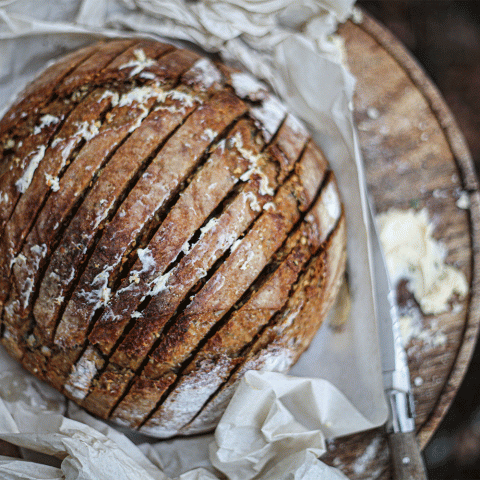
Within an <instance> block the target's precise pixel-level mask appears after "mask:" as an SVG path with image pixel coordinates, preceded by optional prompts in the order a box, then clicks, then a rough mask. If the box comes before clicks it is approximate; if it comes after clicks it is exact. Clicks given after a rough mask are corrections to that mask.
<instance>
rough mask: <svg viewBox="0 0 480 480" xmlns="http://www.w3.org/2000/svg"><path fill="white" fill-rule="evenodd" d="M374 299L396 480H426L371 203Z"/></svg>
mask: <svg viewBox="0 0 480 480" xmlns="http://www.w3.org/2000/svg"><path fill="white" fill-rule="evenodd" d="M368 203H369V208H368V212H369V229H370V237H371V246H372V266H373V276H374V280H375V281H374V296H375V306H376V312H377V322H378V332H379V337H380V347H381V362H382V371H383V384H384V390H385V396H386V399H387V404H388V407H389V417H388V420H387V423H386V426H385V428H386V432H387V435H388V442H389V447H390V454H391V457H392V463H393V473H394V478H395V479H396V480H407V479H408V480H422V479H426V478H427V476H426V472H425V466H424V463H423V460H422V456H421V453H420V449H419V447H418V443H417V440H416V437H415V405H414V400H413V394H412V387H411V383H410V372H409V369H408V362H407V355H406V353H405V349H404V347H403V343H402V337H401V332H400V324H399V315H398V309H397V305H396V301H395V289H394V288H393V286H392V282H391V280H390V275H389V273H388V270H387V266H386V262H385V256H384V251H383V248H382V246H381V244H380V238H379V235H378V231H377V226H376V221H375V214H374V211H373V206H372V202H371V201H370V200H369V202H368Z"/></svg>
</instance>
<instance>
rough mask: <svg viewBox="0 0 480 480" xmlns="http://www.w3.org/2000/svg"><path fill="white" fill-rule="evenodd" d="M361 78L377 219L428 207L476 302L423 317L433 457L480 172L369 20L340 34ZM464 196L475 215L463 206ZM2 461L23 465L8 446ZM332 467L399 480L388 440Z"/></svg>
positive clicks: (422, 78)
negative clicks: (436, 337)
mask: <svg viewBox="0 0 480 480" xmlns="http://www.w3.org/2000/svg"><path fill="white" fill-rule="evenodd" d="M340 34H341V36H342V37H343V38H344V40H345V45H346V51H347V56H348V62H349V65H350V68H351V70H352V72H353V74H354V75H355V76H356V78H357V94H356V99H355V117H356V121H357V124H358V129H359V138H360V143H361V147H362V151H363V155H364V159H365V164H366V170H367V181H368V185H369V188H370V190H371V192H372V193H373V196H374V199H375V203H376V208H377V210H378V211H380V212H382V211H386V210H388V209H389V208H392V207H396V208H405V209H406V208H412V207H413V208H416V209H421V208H423V207H426V208H427V210H428V212H429V215H430V217H431V218H433V221H434V224H435V226H436V227H435V237H436V238H438V239H441V241H442V242H443V243H444V244H445V246H446V247H447V249H448V257H447V262H448V263H450V264H453V265H455V266H456V267H458V268H459V269H460V270H462V271H463V272H464V273H465V275H466V277H467V279H468V281H469V284H470V294H469V296H468V297H467V298H465V299H464V300H462V301H457V302H455V308H453V309H452V310H451V311H449V312H448V313H445V314H442V315H439V316H436V317H432V316H429V317H424V318H423V322H424V326H425V328H426V329H430V330H431V331H432V333H433V334H434V333H435V332H441V333H442V334H444V335H445V336H446V343H441V344H440V345H437V346H432V345H425V344H424V343H423V342H422V341H420V340H418V339H417V340H415V339H414V340H413V341H412V342H411V344H410V345H409V348H408V355H409V364H410V369H411V376H412V381H413V384H414V395H415V400H416V408H417V415H418V416H417V427H418V439H419V442H420V445H421V446H422V447H424V446H425V445H426V443H427V442H428V440H429V439H430V437H431V436H432V434H433V433H434V432H435V429H436V428H437V427H438V425H439V423H440V421H441V419H442V417H443V416H444V414H445V413H446V411H447V409H448V407H449V405H450V403H451V402H452V400H453V398H454V396H455V393H456V391H457V389H458V388H459V386H460V383H461V381H462V378H463V376H464V373H465V371H466V368H467V366H468V363H469V360H470V357H471V355H472V353H473V349H474V346H475V342H476V339H477V335H478V329H479V324H480V318H479V314H480V308H479V307H480V305H479V301H480V283H479V278H478V276H477V275H478V274H477V273H476V272H480V257H479V246H480V197H479V192H478V183H477V179H476V176H475V172H474V168H473V163H472V160H471V157H470V154H469V151H468V149H467V147H466V145H465V141H464V139H463V136H462V134H461V133H460V131H459V129H458V127H457V126H456V124H455V121H454V119H453V117H452V115H451V113H450V111H449V110H448V108H447V107H446V105H445V103H444V101H443V100H442V97H441V95H440V94H439V92H438V91H437V89H436V88H435V86H434V85H433V84H432V83H431V82H430V80H429V79H428V78H427V77H426V75H425V74H424V72H423V71H422V69H421V67H420V66H419V65H418V64H417V63H416V61H415V60H414V59H413V58H412V57H411V56H410V55H409V54H408V52H407V51H406V50H405V48H404V47H403V46H402V45H401V44H400V43H399V42H398V41H397V40H396V39H395V38H394V37H393V36H392V35H391V34H390V33H389V32H388V31H387V30H386V29H384V28H383V27H382V26H380V25H379V24H378V23H376V22H375V21H374V20H372V19H371V18H369V17H368V16H366V15H363V20H362V21H361V22H359V23H353V22H347V23H346V24H345V25H342V26H341V28H340ZM461 192H467V194H468V196H469V199H470V207H469V208H468V209H461V208H458V206H457V205H456V203H457V200H458V197H459V195H460V194H461ZM0 454H7V455H18V451H16V449H14V448H13V447H12V446H8V445H5V444H3V445H2V442H0ZM323 460H325V461H326V462H327V463H329V464H331V465H334V466H336V467H339V468H340V469H341V470H342V471H344V473H345V474H346V475H347V476H348V477H349V478H350V479H352V480H353V479H375V478H382V479H386V478H389V477H390V459H389V452H388V447H387V444H386V440H385V438H384V436H383V434H382V430H381V429H378V430H373V431H370V432H366V433H362V434H358V435H353V436H349V437H345V438H341V439H337V440H335V441H334V442H331V443H330V444H329V452H328V453H327V454H326V455H325V456H324V458H323Z"/></svg>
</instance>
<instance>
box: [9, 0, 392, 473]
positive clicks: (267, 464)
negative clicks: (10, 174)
mask: <svg viewBox="0 0 480 480" xmlns="http://www.w3.org/2000/svg"><path fill="white" fill-rule="evenodd" d="M351 7H352V0H323V1H320V0H318V1H316V0H300V1H296V2H290V1H289V0H265V1H254V0H222V1H197V2H192V1H186V0H184V1H181V0H178V1H174V0H83V1H80V0H61V1H58V2H36V1H32V0H4V1H0V51H1V52H2V55H0V108H2V107H3V108H7V106H8V104H9V103H10V102H11V101H12V99H13V97H14V94H15V93H16V92H18V91H19V90H20V89H21V87H22V86H23V85H24V84H25V83H26V82H27V81H29V80H30V79H31V78H32V76H33V75H34V74H36V73H38V72H39V71H40V70H41V69H43V68H44V67H45V65H46V63H48V62H49V61H50V60H52V59H54V58H56V57H58V56H59V55H60V54H62V53H64V52H66V51H69V50H71V49H73V48H77V47H79V46H83V45H85V44H87V43H91V42H92V41H95V40H96V39H98V38H100V37H104V36H119V35H120V36H125V35H135V34H136V35H138V33H142V34H145V35H150V36H160V37H163V38H167V39H168V40H173V41H174V42H180V43H181V42H183V41H187V42H192V43H193V44H197V45H199V46H200V47H201V48H202V49H204V50H206V51H209V52H220V53H221V55H222V56H223V58H224V59H225V60H226V61H230V62H234V63H235V64H237V65H238V66H240V67H242V68H244V69H246V70H249V71H250V72H252V73H253V74H254V75H255V76H256V77H258V78H260V79H262V80H264V81H265V82H267V83H268V84H269V85H270V86H271V87H272V88H273V89H274V90H275V91H276V92H277V94H278V95H279V96H280V97H281V98H282V99H283V100H284V101H285V102H286V103H287V104H288V106H289V108H290V109H291V110H292V111H293V112H295V113H296V114H297V115H298V116H299V117H301V118H302V119H303V120H304V121H305V122H306V123H307V125H308V126H309V127H310V129H311V131H312V134H313V135H314V137H315V139H316V140H317V142H318V143H319V144H320V146H321V147H322V148H323V149H324V151H325V152H326V155H327V157H328V158H329V161H330V164H331V166H332V168H333V169H334V171H335V173H336V175H337V178H338V181H339V186H340V190H341V193H342V197H343V201H344V203H345V206H346V213H347V223H348V252H349V263H348V273H349V288H350V292H351V295H352V309H351V311H352V313H351V314H350V317H349V318H348V320H347V322H346V324H345V327H344V328H343V329H342V330H341V331H340V332H339V331H337V330H333V329H331V328H329V326H328V322H325V324H324V325H323V327H322V328H321V330H320V332H319V334H318V335H317V336H316V337H315V340H314V342H313V344H312V346H311V348H310V349H309V350H308V351H307V352H306V354H304V355H303V356H302V358H301V359H300V361H299V362H298V363H297V365H296V366H295V367H294V369H293V371H292V372H291V373H292V375H290V376H285V375H281V374H277V373H269V372H249V373H248V374H247V375H246V376H245V378H244V379H243V381H242V383H241V385H240V387H239V388H238V391H237V392H236V394H235V396H234V398H233V399H232V402H231V403H230V405H229V407H228V408H227V411H226V413H225V415H224V416H223V418H222V420H221V422H220V424H219V426H218V427H217V429H216V431H215V434H214V435H204V436H201V437H195V438H190V439H175V440H169V441H163V442H156V443H155V442H153V441H148V442H146V441H145V439H142V438H139V437H138V436H135V435H133V436H132V435H131V434H130V433H129V432H125V433H127V435H128V436H129V437H130V438H131V439H132V440H133V441H134V443H132V440H129V439H128V438H127V437H126V436H125V435H124V434H123V433H121V432H120V431H119V430H118V429H114V428H112V427H110V426H108V425H107V424H105V423H104V422H101V421H99V420H97V419H94V418H93V417H91V416H90V415H88V414H87V413H85V412H84V411H82V410H80V409H79V408H78V407H76V406H75V405H72V404H69V405H68V411H67V403H66V402H65V400H64V399H63V397H62V396H61V395H60V394H58V393H57V392H54V391H52V390H51V389H50V388H48V387H47V386H45V385H43V384H42V383H41V382H39V381H37V380H36V379H34V378H33V377H31V376H30V375H29V374H26V373H24V372H23V371H22V369H21V367H19V366H18V365H16V364H15V362H13V361H12V360H10V359H9V358H8V357H7V355H6V354H5V352H4V351H3V350H0V367H1V368H0V399H2V400H0V438H3V439H5V440H7V441H9V442H11V443H14V444H17V445H19V446H22V447H24V448H27V449H31V450H36V451H39V452H42V453H43V454H47V455H53V456H54V457H56V458H57V459H60V460H55V461H52V462H47V463H50V464H51V465H54V466H46V465H40V464H39V463H38V457H36V456H33V455H32V454H31V453H29V450H24V454H25V455H24V456H25V458H27V459H31V460H35V462H33V461H27V460H25V461H23V460H22V461H19V460H16V459H13V460H12V459H8V458H0V474H1V475H3V476H4V477H5V478H15V479H17V478H18V479H20V478H22V479H24V478H28V479H29V478H32V479H33V478H35V479H40V478H42V479H53V478H67V479H97V478H102V479H108V478H112V479H114V478H115V479H124V478H125V479H130V478H142V479H150V478H153V479H165V478H167V476H168V477H175V478H181V479H189V480H190V479H215V478H224V477H222V475H226V476H227V477H228V478H231V479H243V480H245V479H250V478H257V479H262V480H266V479H283V478H285V479H287V478H288V479H305V478H324V479H335V478H344V476H343V475H342V474H341V473H340V472H339V471H337V470H335V469H332V468H330V467H328V466H326V465H325V464H323V463H322V462H320V461H319V460H318V456H320V455H321V454H322V453H323V452H324V451H325V438H328V437H335V436H341V435H346V434H349V433H353V432H357V431H361V430H365V429H369V428H373V427H375V426H378V425H381V424H382V423H383V422H384V421H385V419H386V412H387V409H386V405H385V401H384V397H383V387H382V381H381V368H380V359H379V346H378V340H377V333H376V323H375V317H374V307H373V299H372V291H371V282H370V278H371V276H370V265H369V262H368V237H367V231H366V228H365V219H364V208H363V206H364V205H365V198H364V195H365V194H364V184H363V177H362V175H361V169H362V165H361V158H360V153H359V148H358V142H357V139H356V136H355V132H354V125H353V120H352V115H351V108H352V103H351V101H352V95H353V88H354V79H353V78H352V76H351V75H350V74H349V72H348V71H347V69H346V68H345V67H344V66H343V63H342V59H343V49H342V44H341V41H340V40H339V39H338V38H337V37H336V36H335V35H332V34H333V32H334V31H335V28H336V24H337V21H343V20H345V19H346V18H347V17H348V15H349V13H350V11H351ZM2 110H3V109H2ZM142 442H144V443H142ZM135 444H138V446H135ZM47 458H48V457H47ZM162 472H163V473H162Z"/></svg>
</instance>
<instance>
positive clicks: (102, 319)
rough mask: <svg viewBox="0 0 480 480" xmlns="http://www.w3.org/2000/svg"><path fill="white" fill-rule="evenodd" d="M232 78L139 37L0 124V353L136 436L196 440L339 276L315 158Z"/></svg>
mask: <svg viewBox="0 0 480 480" xmlns="http://www.w3.org/2000/svg"><path fill="white" fill-rule="evenodd" d="M242 75H243V74H242V73H241V72H237V71H235V70H233V69H231V68H228V67H225V66H223V65H220V64H215V63H214V62H212V61H210V60H208V59H205V58H202V57H199V56H198V55H197V54H195V53H193V52H190V51H187V50H179V49H177V48H175V47H172V46H170V45H166V44H162V43H159V42H155V41H152V40H144V39H134V40H113V41H108V42H101V43H99V44H96V45H95V46H93V47H91V48H87V49H86V50H84V51H83V52H80V53H77V54H74V55H71V56H70V57H69V58H67V59H65V60H63V62H60V63H59V64H58V65H57V66H55V67H51V68H49V69H47V71H46V73H45V76H46V77H45V78H46V79H48V81H47V80H46V79H43V80H36V81H35V82H34V83H32V84H31V85H30V87H29V88H28V91H27V94H25V96H24V97H23V99H22V100H20V101H19V102H18V103H17V107H16V109H15V108H14V109H12V110H11V111H10V112H9V113H8V116H9V118H5V119H4V120H2V121H1V122H0V142H1V145H0V154H1V155H3V159H2V162H1V167H0V168H1V170H0V194H1V195H3V196H2V197H0V201H2V199H5V198H7V201H6V205H5V206H6V208H5V209H0V222H1V226H2V229H3V230H4V234H3V236H1V237H0V246H1V247H2V250H1V251H2V253H1V254H0V301H1V305H2V307H4V308H3V312H2V319H1V322H2V324H1V325H2V330H1V334H2V339H1V341H2V343H3V344H4V345H5V347H6V348H7V350H8V352H9V353H10V354H11V355H12V356H14V357H15V358H18V359H19V360H21V362H22V364H23V365H24V367H25V368H26V369H27V370H29V371H31V372H32V373H34V374H35V375H37V376H38V377H39V378H42V379H45V380H46V381H48V382H49V383H50V384H51V385H53V386H54V387H55V388H57V389H59V390H62V391H63V392H64V393H65V395H67V396H68V397H69V398H71V399H73V400H74V401H76V402H77V403H79V404H81V405H83V406H84V407H85V408H86V409H87V410H89V411H90V412H92V413H95V414H97V415H98V416H101V417H103V418H108V417H110V418H111V419H113V420H115V421H117V422H119V423H121V424H122V425H127V426H130V427H134V428H140V429H141V431H144V432H146V433H151V434H155V435H159V436H170V435H174V434H176V433H178V432H179V431H183V432H195V431H204V430H205V429H208V428H210V427H211V425H212V422H214V421H215V419H217V417H218V415H219V411H220V410H221V408H222V405H223V404H224V402H226V400H227V399H228V398H229V395H230V393H231V391H232V389H233V388H234V385H235V384H236V382H237V381H238V379H239V378H240V377H241V375H242V374H243V372H244V371H245V369H246V368H247V367H248V366H255V367H256V368H267V367H266V365H267V364H268V365H269V361H268V358H266V354H267V353H268V355H267V357H269V358H274V359H275V358H276V357H275V355H277V352H279V353H278V355H280V354H282V355H284V356H285V357H286V358H287V360H285V359H284V361H283V364H281V365H280V364H279V363H278V362H277V365H276V368H281V367H286V366H288V365H289V364H291V363H293V362H294V361H295V360H296V358H297V357H298V355H299V354H300V352H301V351H303V350H304V349H305V348H306V346H307V344H308V342H309V341H310V339H311V337H312V335H313V333H314V332H315V331H316V329H317V328H318V326H319V323H320V322H319V321H318V318H317V317H318V312H320V317H323V316H324V314H325V313H326V310H327V308H328V307H329V305H330V304H331V301H332V298H333V296H334V295H335V292H336V288H337V286H336V284H337V281H338V278H340V276H341V272H342V269H343V268H344V245H345V239H344V234H343V233H341V232H343V230H342V229H343V219H341V220H339V218H340V217H341V212H342V209H341V204H340V200H339V198H338V191H337V189H336V183H335V180H334V177H333V175H332V174H331V173H326V172H327V171H328V164H327V161H326V160H325V158H324V156H323V154H322V153H321V151H320V150H319V149H318V148H317V147H315V145H314V144H313V142H312V141H311V139H310V136H309V134H308V132H307V130H306V129H305V128H304V127H303V126H302V125H301V124H300V123H299V122H298V121H297V120H296V119H295V118H294V117H293V116H292V115H290V114H287V112H286V109H285V107H284V106H283V105H282V104H281V103H280V102H279V101H278V100H277V99H276V98H275V97H273V96H272V95H271V94H270V93H268V91H267V90H266V89H265V87H264V86H262V85H258V86H257V87H255V88H253V90H252V91H245V85H252V82H251V80H247V81H246V83H244V84H242V82H245V78H244V77H243V76H242ZM49 82H50V83H49ZM253 84H254V83H253ZM42 95H43V98H42ZM54 95H55V96H56V97H54ZM24 107H25V108H26V111H27V114H28V118H27V119H26V120H25V121H24V122H19V123H20V125H19V126H18V128H17V127H15V128H14V124H13V123H12V119H13V118H15V117H16V116H17V117H18V115H19V111H20V109H22V108H24ZM2 129H4V130H2ZM2 131H4V132H6V133H5V136H4V137H1V134H2ZM9 135H10V137H12V138H13V139H14V141H13V143H12V141H11V139H10V137H9ZM7 137H9V138H7ZM2 152H3V153H2ZM39 152H40V153H41V155H37V153H39ZM36 155H37V156H36ZM16 158H18V160H16ZM10 167H12V168H10ZM19 185H20V186H21V187H19ZM5 195H6V197H5ZM338 222H339V226H337V227H336V229H335V230H334V233H333V234H331V232H332V230H333V229H334V227H335V225H337V223H338ZM338 232H340V233H338ZM314 280H315V281H316V282H317V285H316V286H314V287H312V282H313V281H314ZM294 309H297V310H298V312H296V316H297V318H298V320H297V319H295V320H294V321H293V323H292V321H291V319H292V318H293V317H292V315H291V313H292V311H293V310H294ZM289 322H290V323H289ZM272 352H273V353H272ZM282 352H283V353H282ZM285 352H286V353H285ZM280 356H281V355H280ZM219 408H220V410H219ZM199 412H200V413H199ZM212 412H214V413H212Z"/></svg>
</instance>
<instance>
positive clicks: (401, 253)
mask: <svg viewBox="0 0 480 480" xmlns="http://www.w3.org/2000/svg"><path fill="white" fill-rule="evenodd" d="M377 223H378V227H379V234H380V242H381V244H382V245H383V248H384V251H385V256H386V262H387V268H388V270H389V273H390V276H391V278H392V281H393V282H394V284H396V283H397V282H398V281H399V280H401V279H406V280H408V289H409V290H410V291H411V292H412V293H413V295H414V297H415V299H416V300H417V302H418V303H419V305H420V308H421V309H422V312H423V313H425V314H434V315H435V314H439V313H443V312H446V311H448V309H449V305H448V301H449V299H450V298H451V297H452V295H454V294H455V293H457V294H458V295H459V296H460V297H464V296H465V295H466V294H467V292H468V284H467V281H466V279H465V275H464V274H463V273H462V272H461V271H459V270H458V269H456V268H454V267H452V266H451V265H446V264H445V257H446V254H447V252H446V249H445V247H444V245H442V244H441V243H440V242H438V241H436V240H435V239H434V238H433V236H432V233H433V226H432V223H431V221H430V219H429V217H428V213H427V211H426V209H423V210H421V211H419V212H416V211H415V210H412V209H410V210H398V209H391V210H389V211H388V212H386V213H383V214H381V215H378V216H377Z"/></svg>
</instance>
